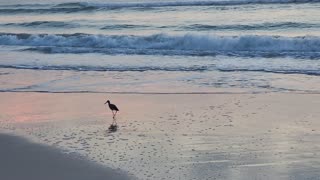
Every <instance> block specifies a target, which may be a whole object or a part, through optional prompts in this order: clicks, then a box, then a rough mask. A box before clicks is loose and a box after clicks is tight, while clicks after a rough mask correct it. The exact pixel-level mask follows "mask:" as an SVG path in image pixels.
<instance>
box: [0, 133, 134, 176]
mask: <svg viewBox="0 0 320 180" xmlns="http://www.w3.org/2000/svg"><path fill="white" fill-rule="evenodd" d="M0 147H1V148H0V159H1V161H0V168H1V174H0V179H6V180H21V179H32V180H43V179H47V180H57V179H60V180H70V179H78V180H88V179H92V180H105V179H114V180H124V179H129V177H127V176H126V175H124V174H121V173H120V172H117V171H116V170H113V169H110V168H106V167H102V166H101V165H98V164H94V163H91V162H88V161H86V160H84V159H80V158H79V157H78V156H76V155H70V154H69V155H67V154H65V153H62V152H60V151H59V150H57V149H53V148H50V147H48V146H44V145H39V144H33V143H31V142H29V141H27V140H25V139H23V138H20V137H17V136H12V135H8V134H0Z"/></svg>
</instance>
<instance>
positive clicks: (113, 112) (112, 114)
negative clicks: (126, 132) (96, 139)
mask: <svg viewBox="0 0 320 180" xmlns="http://www.w3.org/2000/svg"><path fill="white" fill-rule="evenodd" d="M111 111H112V118H113V119H114V112H113V110H111Z"/></svg>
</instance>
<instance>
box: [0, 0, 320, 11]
mask: <svg viewBox="0 0 320 180" xmlns="http://www.w3.org/2000/svg"><path fill="white" fill-rule="evenodd" d="M319 2H320V1H319V0H232V1H231V0H220V1H171V2H138V3H88V2H74V3H61V4H16V5H2V6H0V13H4V14H6V13H10V14H14V13H59V12H61V13H62V12H64V13H73V12H80V11H93V10H95V11H96V10H112V9H121V8H142V9H144V8H154V7H168V6H173V7H174V6H231V5H246V4H292V3H295V4H299V3H300V4H301V3H319Z"/></svg>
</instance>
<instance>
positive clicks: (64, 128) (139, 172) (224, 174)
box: [0, 93, 320, 179]
mask: <svg viewBox="0 0 320 180" xmlns="http://www.w3.org/2000/svg"><path fill="white" fill-rule="evenodd" d="M0 97H1V100H2V102H3V103H1V104H0V112H1V117H0V122H1V123H0V127H1V129H6V130H13V132H16V133H17V132H19V133H22V134H28V135H30V137H31V138H34V139H35V140H37V141H39V142H42V143H45V144H48V145H51V146H55V147H58V148H62V149H64V150H65V151H66V152H69V153H70V152H77V153H80V154H82V155H83V156H85V157H88V158H89V159H91V160H93V161H96V162H98V163H101V164H104V165H106V166H111V167H114V168H121V169H123V170H125V171H128V172H129V173H130V174H133V175H134V176H137V177H138V178H140V179H307V178H311V179H316V178H318V177H319V176H320V174H319V172H318V169H319V168H320V167H319V159H320V158H319V157H320V154H319V153H318V152H319V150H320V146H319V145H318V144H319V135H320V133H319V132H320V122H319V121H318V119H319V118H320V112H319V110H318V107H319V105H320V96H319V95H318V94H285V93H283V94H282V93H275V94H273V93H269V94H210V95H209V94H204V95H199V94H198V95H195V94H192V95H190V94H188V95H183V94H165V95H164V94H162V95H159V94H158V95H152V94H149V95H144V94H138V95H133V94H125V95H124V94H90V93H87V94H86V93H81V94H76V93H74V94H73V93H70V94H50V93H1V94H0ZM106 99H110V100H111V102H114V103H115V104H116V105H117V106H118V107H119V109H120V112H119V114H118V115H117V116H118V119H117V122H118V124H119V125H120V127H119V130H118V131H117V132H114V133H109V132H108V131H107V128H108V125H109V124H110V123H111V122H112V114H111V111H109V110H108V109H107V108H106V106H104V105H103V103H104V102H105V100H106Z"/></svg>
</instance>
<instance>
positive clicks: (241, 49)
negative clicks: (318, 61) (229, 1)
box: [0, 33, 320, 58]
mask: <svg viewBox="0 0 320 180" xmlns="http://www.w3.org/2000/svg"><path fill="white" fill-rule="evenodd" d="M0 45H7V46H27V47H25V50H31V51H40V52H43V53H105V54H147V55H148V54H150V55H157V54H158V55H186V56H216V55H225V56H248V57H257V56H262V57H279V56H280V57H283V56H290V57H300V58H320V37H317V36H304V37H282V36H258V35H244V36H215V35H197V34H185V35H167V34H155V35H150V36H129V35H112V36H106V35H90V34H9V33H2V34H0Z"/></svg>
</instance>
